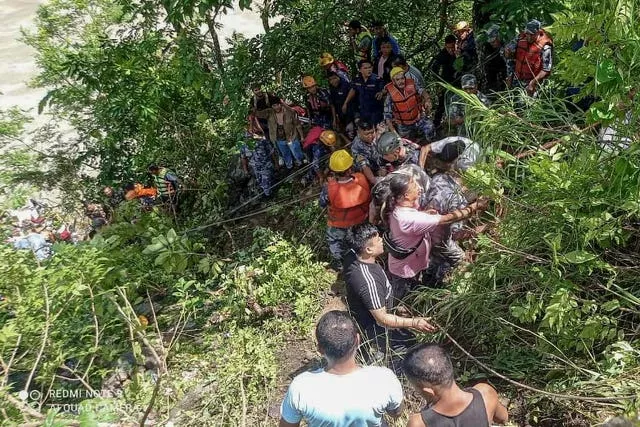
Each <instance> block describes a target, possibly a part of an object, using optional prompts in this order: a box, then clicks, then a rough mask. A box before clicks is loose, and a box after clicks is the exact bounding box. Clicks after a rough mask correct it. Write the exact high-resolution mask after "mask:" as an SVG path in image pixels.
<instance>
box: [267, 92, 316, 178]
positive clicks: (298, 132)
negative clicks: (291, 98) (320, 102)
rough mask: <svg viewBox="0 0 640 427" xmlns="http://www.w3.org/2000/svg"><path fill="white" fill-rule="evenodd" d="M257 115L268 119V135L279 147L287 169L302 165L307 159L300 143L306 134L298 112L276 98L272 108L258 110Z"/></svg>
mask: <svg viewBox="0 0 640 427" xmlns="http://www.w3.org/2000/svg"><path fill="white" fill-rule="evenodd" d="M255 115H256V117H258V118H260V119H267V123H268V127H269V135H266V136H267V137H268V138H269V139H270V140H271V142H272V143H273V145H274V146H276V147H278V150H279V151H280V155H281V156H282V159H283V160H284V164H285V166H286V167H287V169H288V170H291V169H292V168H293V166H294V164H295V166H301V165H302V163H304V162H305V160H306V158H305V157H304V153H303V152H302V147H301V145H300V141H301V140H302V139H303V137H304V134H303V133H302V126H301V125H300V121H299V120H298V115H297V114H296V112H295V111H294V110H292V109H290V108H284V107H283V106H282V101H281V100H280V98H276V99H274V100H273V102H272V105H271V108H266V109H264V110H262V111H256V113H255Z"/></svg>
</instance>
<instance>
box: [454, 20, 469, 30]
mask: <svg viewBox="0 0 640 427" xmlns="http://www.w3.org/2000/svg"><path fill="white" fill-rule="evenodd" d="M468 29H469V23H468V22H467V21H460V22H458V23H457V24H456V31H462V30H468Z"/></svg>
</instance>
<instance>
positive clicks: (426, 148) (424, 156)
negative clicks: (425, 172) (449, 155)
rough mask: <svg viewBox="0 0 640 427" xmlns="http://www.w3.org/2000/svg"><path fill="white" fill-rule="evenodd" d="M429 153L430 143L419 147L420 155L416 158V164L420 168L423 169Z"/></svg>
mask: <svg viewBox="0 0 640 427" xmlns="http://www.w3.org/2000/svg"><path fill="white" fill-rule="evenodd" d="M429 153H431V145H423V146H422V147H420V157H419V158H418V165H419V166H420V168H421V169H424V166H425V165H426V164H427V157H429Z"/></svg>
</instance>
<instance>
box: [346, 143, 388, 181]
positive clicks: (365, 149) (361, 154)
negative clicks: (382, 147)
mask: <svg viewBox="0 0 640 427" xmlns="http://www.w3.org/2000/svg"><path fill="white" fill-rule="evenodd" d="M351 154H352V155H353V159H354V165H355V169H356V171H358V172H362V170H363V169H364V168H365V167H368V168H369V169H371V172H373V173H374V175H375V174H376V173H377V172H378V170H379V169H380V166H381V164H382V163H383V162H384V160H383V159H382V157H380V154H379V153H378V150H377V148H376V144H375V141H374V142H372V143H371V144H367V143H366V142H364V141H363V140H361V139H360V137H359V136H356V137H355V139H354V140H353V142H352V143H351Z"/></svg>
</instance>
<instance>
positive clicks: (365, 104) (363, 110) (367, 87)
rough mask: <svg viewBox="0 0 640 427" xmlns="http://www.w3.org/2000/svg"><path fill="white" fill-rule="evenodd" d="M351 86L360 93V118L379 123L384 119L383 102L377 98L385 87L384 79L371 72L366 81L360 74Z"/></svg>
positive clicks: (373, 123)
mask: <svg viewBox="0 0 640 427" xmlns="http://www.w3.org/2000/svg"><path fill="white" fill-rule="evenodd" d="M351 88H352V89H353V90H355V91H356V93H357V94H358V105H359V108H360V120H363V121H365V122H368V123H371V124H372V125H377V124H378V123H380V122H381V121H382V119H383V117H382V113H383V109H384V106H383V103H382V101H379V100H377V99H376V94H377V93H378V92H382V90H383V89H384V80H382V78H381V77H378V76H377V75H376V74H371V76H369V78H368V79H367V81H364V78H363V77H362V74H358V75H357V76H356V78H355V79H353V82H352V83H351Z"/></svg>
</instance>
